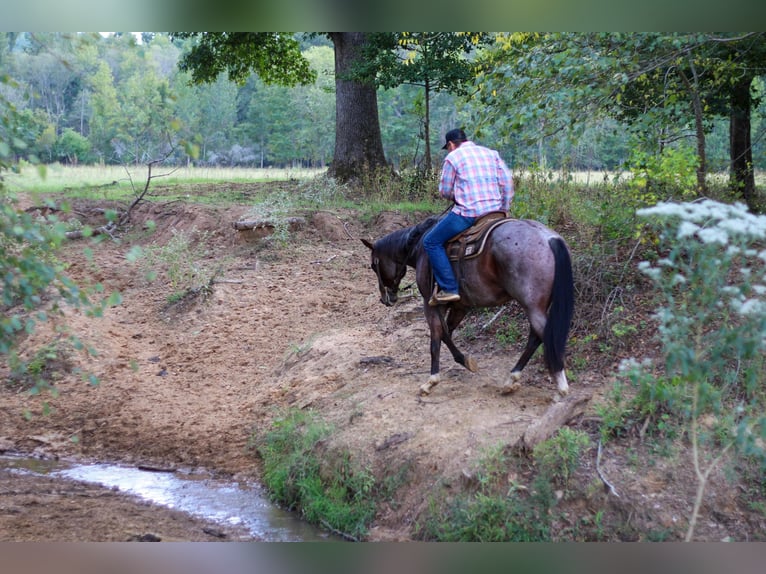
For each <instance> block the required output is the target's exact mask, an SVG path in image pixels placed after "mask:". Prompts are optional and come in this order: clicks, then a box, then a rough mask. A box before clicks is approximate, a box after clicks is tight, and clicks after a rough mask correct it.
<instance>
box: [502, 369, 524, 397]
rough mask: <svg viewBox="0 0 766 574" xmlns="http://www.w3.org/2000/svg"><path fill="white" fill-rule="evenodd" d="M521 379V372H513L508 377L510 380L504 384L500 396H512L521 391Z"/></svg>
mask: <svg viewBox="0 0 766 574" xmlns="http://www.w3.org/2000/svg"><path fill="white" fill-rule="evenodd" d="M519 379H521V372H520V371H511V374H510V375H508V379H507V380H506V381H505V383H503V386H502V387H500V394H501V395H510V394H512V393H515V392H516V391H518V390H519V389H521V383H520V382H519Z"/></svg>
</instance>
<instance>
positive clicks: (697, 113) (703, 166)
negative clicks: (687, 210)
mask: <svg viewBox="0 0 766 574" xmlns="http://www.w3.org/2000/svg"><path fill="white" fill-rule="evenodd" d="M689 67H690V69H691V72H692V78H693V80H694V81H693V82H690V81H689V78H687V77H686V74H684V72H683V70H681V71H680V76H681V80H683V82H684V85H685V86H686V89H687V90H689V95H690V96H691V99H692V109H693V110H694V126H695V131H696V134H697V158H698V160H699V164H698V165H697V197H704V196H705V195H707V181H706V176H707V152H706V149H705V147H706V146H705V125H704V123H703V110H702V100H701V99H700V91H699V78H698V76H697V69H696V68H695V66H694V62H693V61H690V62H689Z"/></svg>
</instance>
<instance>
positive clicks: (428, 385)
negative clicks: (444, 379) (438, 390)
mask: <svg viewBox="0 0 766 574" xmlns="http://www.w3.org/2000/svg"><path fill="white" fill-rule="evenodd" d="M438 384H439V373H436V374H435V375H431V376H430V377H428V381H427V382H425V383H423V384H422V385H420V394H421V395H422V396H426V395H429V394H431V389H433V388H434V387H435V386H436V385H438Z"/></svg>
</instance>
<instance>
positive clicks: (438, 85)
mask: <svg viewBox="0 0 766 574" xmlns="http://www.w3.org/2000/svg"><path fill="white" fill-rule="evenodd" d="M492 39H493V36H492V35H490V34H487V33H484V32H399V33H391V32H386V33H374V34H371V35H370V41H369V43H368V44H367V45H366V48H365V57H364V58H363V59H362V62H361V65H360V66H359V67H358V74H359V77H361V78H372V80H373V81H374V82H375V83H376V85H378V86H381V87H383V88H386V89H389V88H395V87H397V86H400V85H402V84H407V85H413V86H419V87H421V88H422V89H423V120H422V122H423V136H422V137H423V141H424V142H425V153H424V160H425V166H424V169H425V171H426V172H427V173H429V172H430V171H431V169H432V166H431V121H430V120H431V98H432V94H433V93H435V92H442V91H443V92H449V93H454V94H464V93H465V87H466V86H467V85H468V83H469V82H471V81H472V80H473V79H474V77H475V76H476V72H477V67H476V64H475V62H473V61H471V60H470V59H469V58H468V56H470V55H471V54H472V53H473V52H475V51H476V50H477V49H478V48H480V47H481V46H483V45H486V44H489V43H490V42H491V41H492Z"/></svg>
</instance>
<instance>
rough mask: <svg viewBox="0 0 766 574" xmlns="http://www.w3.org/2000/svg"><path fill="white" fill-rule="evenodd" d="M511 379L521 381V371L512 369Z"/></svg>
mask: <svg viewBox="0 0 766 574" xmlns="http://www.w3.org/2000/svg"><path fill="white" fill-rule="evenodd" d="M511 380H512V381H520V380H521V371H512V372H511Z"/></svg>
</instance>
